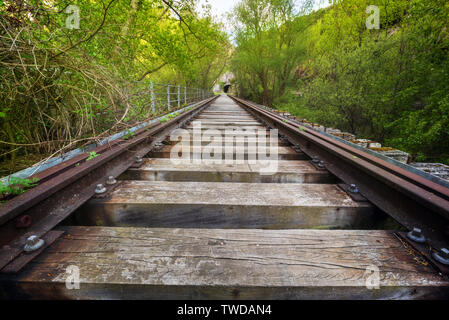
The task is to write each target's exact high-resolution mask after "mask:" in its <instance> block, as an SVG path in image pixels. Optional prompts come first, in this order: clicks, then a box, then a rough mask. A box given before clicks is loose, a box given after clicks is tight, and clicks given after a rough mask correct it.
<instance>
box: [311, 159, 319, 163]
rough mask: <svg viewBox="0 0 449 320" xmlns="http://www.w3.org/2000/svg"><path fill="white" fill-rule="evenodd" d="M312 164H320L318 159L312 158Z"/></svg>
mask: <svg viewBox="0 0 449 320" xmlns="http://www.w3.org/2000/svg"><path fill="white" fill-rule="evenodd" d="M312 162H313V163H318V162H320V159H318V158H313V159H312Z"/></svg>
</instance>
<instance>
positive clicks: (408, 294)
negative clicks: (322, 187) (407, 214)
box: [0, 227, 449, 299]
mask: <svg viewBox="0 0 449 320" xmlns="http://www.w3.org/2000/svg"><path fill="white" fill-rule="evenodd" d="M62 229H63V230H64V231H65V232H66V235H65V236H64V237H63V238H62V239H60V240H58V241H57V242H56V243H54V244H53V245H52V246H51V247H50V248H49V249H48V250H46V251H45V252H44V253H43V254H42V255H40V256H39V257H38V258H37V259H35V260H34V261H33V262H32V263H30V264H29V265H28V266H27V267H26V269H25V270H24V271H23V272H22V273H20V274H19V275H18V276H16V277H2V278H0V279H1V280H0V286H1V287H2V288H3V291H4V292H5V293H6V294H7V295H8V296H9V297H10V298H32V299H423V298H440V299H447V298H448V288H449V284H448V282H447V281H446V280H444V279H443V278H441V277H440V276H439V275H438V274H437V273H436V272H435V271H434V270H433V269H432V268H431V267H430V266H428V265H424V264H422V263H419V262H418V261H417V260H418V259H415V256H414V255H411V254H410V253H409V250H407V249H406V248H404V246H403V244H402V243H401V242H400V241H398V239H397V238H396V237H395V236H394V235H393V234H392V233H390V232H387V231H326V230H219V229H211V230H207V229H144V228H104V227H102V228H99V227H90V228H86V227H65V228H62ZM69 266H72V268H73V266H76V267H78V268H79V272H80V273H79V276H80V286H79V289H72V290H70V289H67V287H66V279H67V277H68V276H69V273H68V272H67V268H68V267H69ZM376 269H377V270H378V271H379V273H378V274H377V273H372V272H371V271H370V270H376ZM377 276H378V278H379V280H380V281H379V289H374V288H373V287H374V286H375V285H376V282H375V280H376V277H377ZM367 284H368V286H369V287H370V288H373V289H369V288H367Z"/></svg>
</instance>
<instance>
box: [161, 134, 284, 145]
mask: <svg viewBox="0 0 449 320" xmlns="http://www.w3.org/2000/svg"><path fill="white" fill-rule="evenodd" d="M237 139H241V140H237ZM265 140H266V141H265V145H267V146H269V145H270V139H269V136H268V137H267V138H266V139H265ZM166 141H167V142H168V143H170V144H176V143H178V142H179V141H180V140H176V141H170V140H166ZM236 141H239V143H242V144H248V143H252V145H257V143H258V142H259V138H258V137H257V136H251V137H247V136H238V138H234V137H221V141H213V139H209V138H207V137H204V139H202V140H200V139H194V137H193V134H191V135H190V145H193V144H194V143H195V145H203V146H205V145H209V144H211V143H212V145H221V146H223V147H224V146H225V145H226V144H227V145H236ZM277 143H278V146H283V147H285V146H289V145H290V144H289V143H288V142H284V141H282V140H278V142H277Z"/></svg>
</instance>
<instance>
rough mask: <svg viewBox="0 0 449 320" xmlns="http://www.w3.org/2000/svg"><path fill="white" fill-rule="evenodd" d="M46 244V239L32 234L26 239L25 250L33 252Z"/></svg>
mask: <svg viewBox="0 0 449 320" xmlns="http://www.w3.org/2000/svg"><path fill="white" fill-rule="evenodd" d="M44 244H45V241H44V240H43V239H40V238H39V237H38V236H35V235H32V236H30V237H28V239H27V240H26V241H25V246H24V247H23V250H24V251H25V252H33V251H36V250H39V249H40V248H42V247H43V246H44Z"/></svg>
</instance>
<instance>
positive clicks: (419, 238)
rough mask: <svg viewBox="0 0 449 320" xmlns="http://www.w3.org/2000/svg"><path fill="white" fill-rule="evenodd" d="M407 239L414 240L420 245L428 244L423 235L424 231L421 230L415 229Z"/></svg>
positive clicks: (408, 234)
mask: <svg viewBox="0 0 449 320" xmlns="http://www.w3.org/2000/svg"><path fill="white" fill-rule="evenodd" d="M407 238H409V239H410V240H413V241H415V242H418V243H424V242H426V237H424V235H423V234H422V230H421V229H420V228H416V227H415V228H413V230H412V231H410V232H409V233H407Z"/></svg>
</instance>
